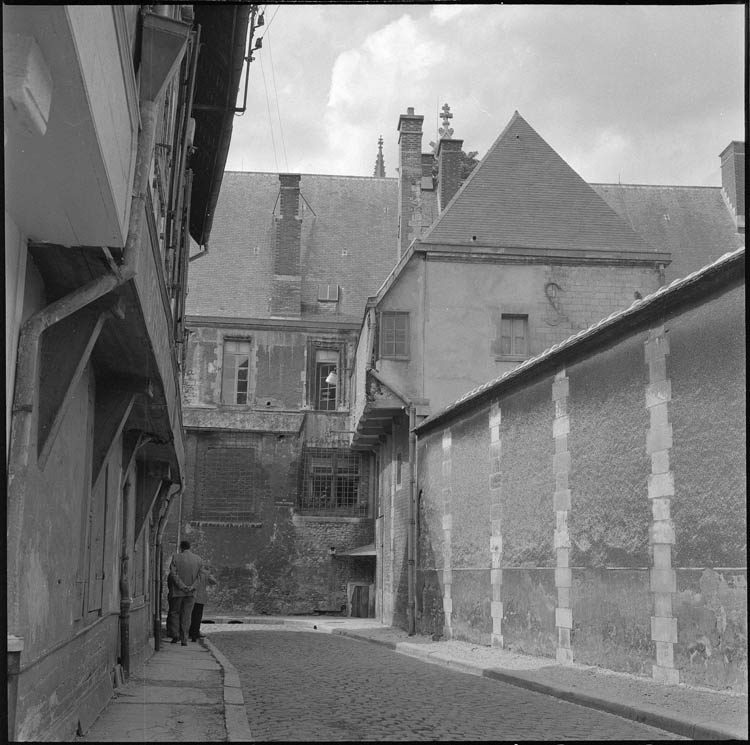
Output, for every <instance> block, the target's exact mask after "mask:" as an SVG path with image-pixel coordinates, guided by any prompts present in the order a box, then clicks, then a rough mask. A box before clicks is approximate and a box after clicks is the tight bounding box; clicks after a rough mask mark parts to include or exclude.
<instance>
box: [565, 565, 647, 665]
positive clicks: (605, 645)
mask: <svg viewBox="0 0 750 745" xmlns="http://www.w3.org/2000/svg"><path fill="white" fill-rule="evenodd" d="M571 603H572V608H573V633H572V639H571V641H572V648H573V655H574V658H575V660H576V662H581V663H583V664H585V665H599V666H602V667H606V668H607V669H609V670H621V671H623V672H628V673H632V674H635V675H644V676H646V675H651V666H652V664H653V660H654V644H653V642H652V641H651V624H650V616H651V606H652V600H651V592H650V589H649V570H648V569H617V570H616V569H609V570H608V569H584V568H576V569H574V570H573V586H572V587H571Z"/></svg>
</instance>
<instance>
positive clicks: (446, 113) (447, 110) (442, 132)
mask: <svg viewBox="0 0 750 745" xmlns="http://www.w3.org/2000/svg"><path fill="white" fill-rule="evenodd" d="M440 118H441V119H442V120H443V126H442V127H440V129H438V135H439V138H438V141H439V140H450V139H451V138H452V137H453V128H452V127H449V126H448V124H449V123H450V120H451V119H453V114H451V107H450V106H448V104H447V103H444V104H443V113H442V114H440ZM430 147H431V148H432V152H433V154H435V155H437V150H438V142H431V143H430Z"/></svg>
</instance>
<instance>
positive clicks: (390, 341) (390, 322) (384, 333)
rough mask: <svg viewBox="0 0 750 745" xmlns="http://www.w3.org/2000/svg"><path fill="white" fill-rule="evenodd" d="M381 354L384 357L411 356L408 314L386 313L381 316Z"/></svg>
mask: <svg viewBox="0 0 750 745" xmlns="http://www.w3.org/2000/svg"><path fill="white" fill-rule="evenodd" d="M380 353H381V355H382V356H383V357H407V356H408V355H409V314H408V313H384V314H383V315H382V316H381V328H380Z"/></svg>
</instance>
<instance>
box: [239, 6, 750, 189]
mask: <svg viewBox="0 0 750 745" xmlns="http://www.w3.org/2000/svg"><path fill="white" fill-rule="evenodd" d="M743 14H744V9H743V8H742V6H729V5H715V6H663V7H656V6H627V5H619V6H606V7H605V6H585V5H584V6H581V5H578V6H575V5H573V6H571V5H567V6H562V5H558V6H555V5H500V4H489V5H479V6H467V5H461V4H453V3H439V4H435V5H432V6H430V5H401V4H387V3H386V4H377V5H375V4H373V5H370V4H356V5H335V4H326V5H305V4H303V5H289V6H283V7H282V8H281V11H280V13H279V16H278V19H277V21H276V22H275V23H274V26H273V31H272V33H273V35H274V36H273V48H272V50H271V48H270V47H271V44H270V43H269V44H268V45H264V49H263V54H265V55H266V56H265V57H264V70H265V75H266V80H267V88H268V101H267V99H266V90H265V87H264V85H263V78H262V77H261V75H260V73H261V69H260V65H259V63H258V62H256V63H254V65H253V66H252V68H251V73H252V75H251V78H250V89H249V92H248V113H247V114H246V115H245V117H242V118H239V117H238V118H236V119H235V129H234V136H233V141H232V148H231V150H230V159H229V161H228V168H232V167H235V168H237V167H240V166H241V165H242V166H243V167H244V168H246V169H249V170H269V171H274V170H276V163H277V162H278V166H279V167H281V168H283V167H284V166H283V164H282V163H281V162H280V161H281V160H282V152H281V151H282V147H281V136H280V131H279V129H280V128H279V125H278V123H277V122H276V119H277V118H278V117H277V116H276V115H277V106H278V111H279V113H280V115H281V117H282V118H283V120H284V121H283V132H284V140H285V142H286V151H287V154H288V157H289V163H288V166H289V169H290V170H292V171H299V172H308V173H309V172H314V173H344V174H354V175H357V174H358V175H363V176H369V175H370V174H371V173H372V167H373V164H374V161H375V155H376V153H377V138H378V135H381V134H382V135H383V138H384V148H383V149H384V155H385V160H386V172H387V174H388V175H389V176H394V175H395V168H396V167H397V165H398V163H397V144H396V143H397V139H398V135H397V132H396V126H397V123H398V117H399V114H401V113H405V112H406V109H407V107H409V106H413V107H414V109H415V112H416V113H417V114H422V115H424V127H423V129H424V137H423V149H424V150H425V151H426V150H427V149H428V147H429V142H430V140H434V139H435V137H436V130H437V127H438V126H439V120H438V111H439V108H440V107H441V106H442V105H443V103H445V102H447V103H449V104H450V107H451V111H452V112H453V114H454V119H453V120H452V121H451V125H450V126H452V127H453V128H454V129H455V137H457V138H459V139H463V140H464V149H465V150H479V154H480V157H481V156H482V155H484V153H485V152H486V150H487V148H488V147H489V146H490V145H491V144H492V142H494V140H495V139H496V138H497V136H498V135H499V133H500V132H501V130H502V129H503V127H504V126H505V125H506V124H507V122H508V120H509V119H510V117H511V116H512V114H513V111H514V110H516V109H517V110H518V111H519V112H520V113H521V115H522V116H523V117H524V118H525V119H526V120H527V121H528V122H529V124H531V126H532V127H534V128H535V129H536V130H537V131H538V132H539V134H540V135H541V136H542V137H543V138H544V139H545V140H547V142H549V144H550V145H551V146H552V147H553V148H555V150H557V152H558V153H559V154H560V155H561V156H562V157H563V158H564V159H565V160H567V161H568V162H569V163H570V164H571V166H573V167H574V168H576V170H578V171H579V172H580V173H581V175H582V176H583V177H584V178H585V179H587V180H592V181H604V182H612V181H616V180H617V176H618V174H621V176H622V180H623V183H626V182H630V183H696V184H698V183H703V182H704V181H705V180H706V179H709V180H710V179H711V178H712V176H711V174H712V173H714V172H715V171H716V168H717V164H718V153H719V152H721V150H722V149H723V148H724V146H725V145H726V144H727V143H728V142H729V141H730V140H732V139H740V138H742V137H743V132H744V125H743V122H744V117H743V112H744V108H743V105H744V95H745V91H744V78H743V71H744V55H745V50H744V36H743V32H742V22H743ZM267 20H268V19H267ZM282 21H283V23H282ZM322 28H325V32H326V40H325V41H324V42H322V43H316V44H310V43H309V40H310V37H311V30H314V29H322ZM266 47H268V48H266ZM271 51H273V57H271V54H270V52H271ZM274 71H275V84H274V83H273V80H274V78H273V77H272V73H273V72H274ZM277 91H278V94H277ZM276 95H278V98H279V101H278V104H277V103H276V101H275V96H276ZM269 108H270V111H271V114H270V115H269V113H268V109H269ZM269 119H271V120H273V121H274V123H275V124H274V126H275V127H276V129H275V132H276V134H275V142H273V141H272V139H271V128H272V125H271V124H270V123H269Z"/></svg>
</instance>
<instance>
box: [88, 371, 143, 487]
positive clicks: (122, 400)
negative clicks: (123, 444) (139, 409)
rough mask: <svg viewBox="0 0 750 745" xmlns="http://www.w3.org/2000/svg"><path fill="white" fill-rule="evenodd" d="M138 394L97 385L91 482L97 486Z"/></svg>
mask: <svg viewBox="0 0 750 745" xmlns="http://www.w3.org/2000/svg"><path fill="white" fill-rule="evenodd" d="M136 395H137V394H135V393H132V392H129V391H112V390H109V389H108V388H104V387H101V386H99V385H97V388H96V404H95V406H94V447H93V452H92V458H91V484H92V486H93V487H95V486H96V483H97V481H98V480H99V478H100V476H101V473H102V467H103V466H104V464H105V463H106V462H107V461H108V460H109V457H110V455H111V454H112V450H113V448H114V446H115V443H116V442H117V438H118V437H119V436H120V433H121V432H122V430H123V427H124V426H125V422H126V421H127V419H128V417H129V416H130V410H131V409H132V408H133V403H134V401H135V397H136Z"/></svg>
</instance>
